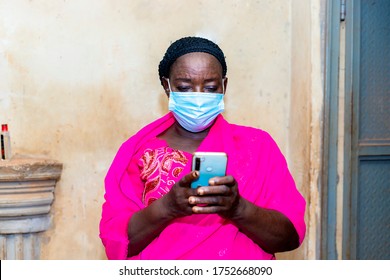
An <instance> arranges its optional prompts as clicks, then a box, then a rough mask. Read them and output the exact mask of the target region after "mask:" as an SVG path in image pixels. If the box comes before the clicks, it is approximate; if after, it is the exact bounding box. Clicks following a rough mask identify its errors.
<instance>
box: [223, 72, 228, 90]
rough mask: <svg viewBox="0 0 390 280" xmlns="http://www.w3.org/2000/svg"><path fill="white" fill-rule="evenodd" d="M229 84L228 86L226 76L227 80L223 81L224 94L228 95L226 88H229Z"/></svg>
mask: <svg viewBox="0 0 390 280" xmlns="http://www.w3.org/2000/svg"><path fill="white" fill-rule="evenodd" d="M227 84H228V78H227V77H226V76H225V78H224V79H223V89H224V91H223V94H225V93H226V88H227Z"/></svg>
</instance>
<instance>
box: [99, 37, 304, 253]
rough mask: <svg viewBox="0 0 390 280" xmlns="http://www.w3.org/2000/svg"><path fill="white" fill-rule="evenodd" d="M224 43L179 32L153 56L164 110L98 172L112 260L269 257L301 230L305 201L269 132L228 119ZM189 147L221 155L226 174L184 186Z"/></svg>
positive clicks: (297, 240) (290, 244)
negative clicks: (165, 102) (158, 59)
mask: <svg viewBox="0 0 390 280" xmlns="http://www.w3.org/2000/svg"><path fill="white" fill-rule="evenodd" d="M226 72H227V66H226V62H225V57H224V54H223V52H222V50H221V49H220V48H219V47H218V46H217V45H216V44H215V43H213V42H211V41H209V40H207V39H204V38H199V37H185V38H182V39H179V40H177V41H176V42H174V43H173V44H171V46H170V47H169V48H168V49H167V51H166V53H165V55H164V58H163V59H162V61H161V62H160V65H159V76H160V80H161V84H162V86H163V88H164V90H165V92H166V94H167V96H168V98H169V110H170V112H169V113H168V114H167V115H165V116H163V117H162V118H160V119H158V120H156V121H154V122H152V123H151V124H149V125H147V126H146V127H144V128H143V129H142V130H140V131H139V132H138V133H137V134H135V135H134V136H132V137H131V138H130V139H129V140H127V141H126V142H125V143H123V145H122V146H121V148H120V149H119V151H118V153H117V155H116V157H115V159H114V161H113V163H112V165H111V167H110V169H109V171H108V173H107V176H106V180H105V185H106V193H105V202H104V204H103V211H102V219H101V222H100V238H101V239H102V242H103V244H104V246H105V249H106V254H107V257H108V258H109V259H274V258H275V253H277V252H283V251H289V250H293V249H295V248H297V247H298V246H299V245H300V244H301V243H302V241H303V238H304V235H305V228H306V226H305V222H304V213H305V205H306V203H305V200H304V199H303V197H302V196H301V194H300V193H299V192H298V190H297V189H296V187H295V183H294V181H293V178H292V176H291V174H290V172H289V170H288V167H287V164H286V161H285V158H284V157H283V155H282V154H281V152H280V150H279V148H278V147H277V145H276V143H275V142H274V140H273V139H272V138H271V137H270V135H269V134H267V133H266V132H264V131H262V130H260V129H255V128H250V127H244V126H239V125H234V124H229V123H228V122H227V121H226V120H225V119H224V117H223V116H222V115H221V112H222V111H223V109H224V103H223V97H224V94H225V91H226V87H227V77H226ZM195 151H217V152H225V153H227V155H228V164H227V171H226V174H227V176H223V177H215V178H212V179H211V180H210V181H209V186H202V187H198V188H196V189H195V188H191V187H190V184H191V182H192V181H193V180H195V179H196V178H197V177H198V176H199V172H198V171H191V161H192V154H193V153H194V152H195Z"/></svg>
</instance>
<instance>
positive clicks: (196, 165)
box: [195, 157, 200, 171]
mask: <svg viewBox="0 0 390 280" xmlns="http://www.w3.org/2000/svg"><path fill="white" fill-rule="evenodd" d="M195 170H196V171H199V170H200V158H198V157H197V158H195Z"/></svg>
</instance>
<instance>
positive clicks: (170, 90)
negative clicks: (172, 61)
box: [164, 78, 172, 93]
mask: <svg viewBox="0 0 390 280" xmlns="http://www.w3.org/2000/svg"><path fill="white" fill-rule="evenodd" d="M164 79H165V80H166V81H167V82H168V88H169V93H171V92H172V89H171V83H170V82H169V78H164Z"/></svg>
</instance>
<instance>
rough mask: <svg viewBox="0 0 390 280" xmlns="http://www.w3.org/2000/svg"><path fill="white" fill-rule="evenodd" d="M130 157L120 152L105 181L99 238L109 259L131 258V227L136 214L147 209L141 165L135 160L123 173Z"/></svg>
mask: <svg viewBox="0 0 390 280" xmlns="http://www.w3.org/2000/svg"><path fill="white" fill-rule="evenodd" d="M128 158H129V155H127V154H126V153H123V152H122V151H121V150H119V151H118V153H117V155H116V156H115V159H114V161H113V163H112V165H111V167H110V169H109V171H108V173H107V175H106V178H105V195H104V199H105V201H104V203H103V206H102V217H101V221H100V227H99V229H100V235H99V236H100V238H101V240H102V243H103V245H104V247H105V251H106V255H107V258H108V259H127V255H128V245H129V239H128V224H129V222H130V219H131V217H132V215H133V214H134V213H135V212H137V211H139V210H141V209H142V208H143V207H144V206H143V204H142V201H141V199H140V196H139V191H140V190H142V182H141V181H140V180H139V169H138V166H137V164H136V163H135V161H134V160H133V159H132V160H131V161H130V164H129V165H128V167H126V168H125V170H123V161H125V160H126V159H128ZM119 166H122V168H119Z"/></svg>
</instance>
